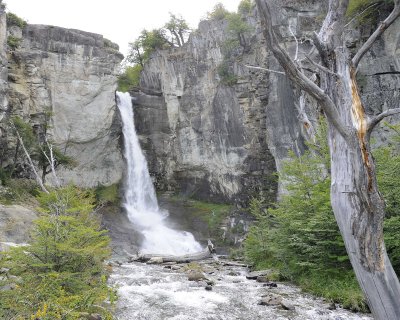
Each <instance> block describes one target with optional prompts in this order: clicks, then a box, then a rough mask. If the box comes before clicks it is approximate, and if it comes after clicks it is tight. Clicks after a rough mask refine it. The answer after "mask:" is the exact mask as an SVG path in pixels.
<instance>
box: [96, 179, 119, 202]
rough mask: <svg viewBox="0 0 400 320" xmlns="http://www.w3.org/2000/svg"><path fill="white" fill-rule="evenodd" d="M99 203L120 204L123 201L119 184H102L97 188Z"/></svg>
mask: <svg viewBox="0 0 400 320" xmlns="http://www.w3.org/2000/svg"><path fill="white" fill-rule="evenodd" d="M95 194H96V201H97V203H103V204H113V205H118V204H119V202H120V201H121V197H120V192H119V184H118V183H115V184H112V185H109V186H103V185H100V186H98V187H97V188H96V190H95Z"/></svg>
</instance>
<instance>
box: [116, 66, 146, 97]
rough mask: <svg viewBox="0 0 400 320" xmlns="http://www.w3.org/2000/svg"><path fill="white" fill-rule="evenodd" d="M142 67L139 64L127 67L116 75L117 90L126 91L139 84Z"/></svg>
mask: <svg viewBox="0 0 400 320" xmlns="http://www.w3.org/2000/svg"><path fill="white" fill-rule="evenodd" d="M142 69H143V67H142V66H141V65H140V64H136V65H134V66H129V67H127V68H126V69H125V70H124V72H123V73H122V74H120V75H119V76H118V91H121V92H128V91H129V90H130V89H132V88H134V87H137V86H139V81H140V73H141V72H142Z"/></svg>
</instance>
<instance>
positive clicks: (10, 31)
mask: <svg viewBox="0 0 400 320" xmlns="http://www.w3.org/2000/svg"><path fill="white" fill-rule="evenodd" d="M1 22H2V20H1V19H0V23H1ZM1 30H2V32H1V33H0V46H1V44H2V42H1V38H2V36H3V33H4V30H5V29H4V26H3V25H2V28H1ZM6 34H7V35H8V37H10V36H12V37H14V38H17V39H21V40H20V43H19V45H18V46H17V47H16V48H9V50H8V52H7V54H8V63H7V66H8V88H7V95H6V97H7V98H8V103H7V104H6V107H5V108H4V107H3V106H2V110H1V118H2V121H1V129H2V136H1V144H2V147H3V149H2V154H1V160H2V163H1V165H2V167H3V168H10V167H11V166H14V165H15V162H16V161H15V159H16V158H17V157H16V156H15V153H16V152H18V151H17V141H16V138H15V134H14V133H13V130H12V128H11V127H10V120H11V119H12V118H13V117H16V116H18V117H20V118H21V119H23V120H24V122H26V123H28V124H29V125H30V126H32V127H33V129H34V133H35V134H37V135H38V136H39V138H40V137H43V135H46V137H47V139H48V141H50V142H51V144H53V145H54V146H55V147H57V148H58V150H60V151H61V152H63V153H64V154H66V155H67V156H69V157H71V158H72V159H73V162H74V165H73V167H70V168H61V167H59V168H58V169H57V172H58V175H59V178H60V180H61V182H62V183H63V184H67V183H75V184H77V185H80V186H85V187H93V186H96V185H99V184H105V185H108V184H112V183H116V182H118V181H120V179H121V176H122V170H123V166H124V165H123V160H122V156H121V149H120V144H119V136H120V123H119V120H118V119H119V118H118V117H119V114H118V111H117V109H116V105H115V90H116V86H117V70H118V67H119V63H120V62H121V60H122V58H123V57H122V55H121V54H120V53H119V52H118V46H117V45H115V44H113V43H112V42H111V41H109V40H107V39H104V38H103V36H101V35H98V34H94V33H88V32H84V31H79V30H73V29H64V28H59V27H53V26H45V25H29V24H28V25H26V26H25V27H24V28H20V27H18V26H8V28H7V33H6ZM3 53H4V52H3ZM1 57H3V56H1ZM1 75H2V73H1ZM0 90H1V87H0ZM0 102H1V101H0ZM17 162H18V163H17V164H16V167H15V170H16V173H17V174H19V175H20V176H24V175H27V174H28V173H27V172H30V170H29V168H27V165H26V162H25V160H24V157H23V156H22V157H19V160H18V161H17ZM24 167H25V169H24ZM48 178H49V180H50V179H51V177H50V175H48Z"/></svg>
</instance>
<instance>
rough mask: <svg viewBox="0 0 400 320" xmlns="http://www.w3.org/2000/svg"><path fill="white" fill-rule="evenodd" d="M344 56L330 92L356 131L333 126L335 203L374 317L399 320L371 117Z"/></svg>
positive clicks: (399, 286) (399, 296)
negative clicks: (345, 132)
mask: <svg viewBox="0 0 400 320" xmlns="http://www.w3.org/2000/svg"><path fill="white" fill-rule="evenodd" d="M346 57H347V55H346V54H343V52H337V55H336V61H335V63H336V65H337V70H338V75H339V77H340V79H341V81H337V82H336V85H333V86H330V88H328V90H329V91H331V94H332V96H333V97H334V100H335V102H336V105H337V106H338V110H339V114H340V117H341V120H342V121H343V123H344V124H345V125H346V126H347V127H348V128H353V129H352V130H354V132H353V134H351V135H350V136H349V138H348V139H347V140H345V139H344V138H343V137H342V135H341V134H340V133H339V132H338V131H337V130H336V129H335V128H334V127H333V126H330V130H329V131H330V132H329V145H330V155H331V175H332V185H331V203H332V208H333V211H334V214H335V217H336V221H337V222H338V225H339V228H340V231H341V233H342V236H343V239H344V242H345V245H346V249H347V252H348V254H349V257H350V261H351V264H352V266H353V269H354V271H355V274H356V277H357V280H358V282H359V284H360V286H361V288H362V290H363V292H364V293H365V295H366V297H367V300H368V305H369V307H370V309H371V311H372V313H373V315H374V317H375V318H376V319H382V320H384V319H385V320H392V319H393V320H395V319H399V318H400V283H399V280H398V278H397V276H396V274H395V272H394V270H393V268H392V265H391V263H390V261H389V258H388V256H387V253H386V249H385V245H384V241H383V219H384V216H385V204H384V200H383V199H382V197H381V195H380V194H379V191H378V187H377V181H376V177H375V164H374V160H373V158H372V155H371V152H370V144H369V133H370V132H369V130H368V117H367V116H366V114H365V112H364V107H363V106H362V104H361V99H360V96H359V92H358V89H357V85H356V82H355V74H354V72H353V71H352V67H351V66H350V64H349V62H348V61H349V59H346ZM331 80H333V79H331ZM328 82H329V83H332V81H328Z"/></svg>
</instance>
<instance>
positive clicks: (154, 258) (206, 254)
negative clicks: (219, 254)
mask: <svg viewBox="0 0 400 320" xmlns="http://www.w3.org/2000/svg"><path fill="white" fill-rule="evenodd" d="M214 253H215V249H214V245H213V244H212V242H211V241H210V240H208V245H207V247H206V248H205V249H204V250H202V251H200V252H195V253H191V254H185V255H182V256H174V255H162V254H139V255H138V256H137V258H136V259H135V261H140V262H150V263H164V262H176V263H187V262H191V261H199V260H204V259H207V258H210V257H211V256H212V255H213V254H214Z"/></svg>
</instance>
